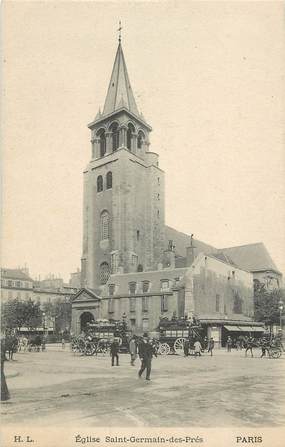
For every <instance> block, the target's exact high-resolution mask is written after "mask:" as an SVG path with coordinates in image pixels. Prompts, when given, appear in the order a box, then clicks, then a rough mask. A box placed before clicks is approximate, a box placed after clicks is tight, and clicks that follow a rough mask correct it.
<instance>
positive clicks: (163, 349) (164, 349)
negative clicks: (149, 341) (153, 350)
mask: <svg viewBox="0 0 285 447" xmlns="http://www.w3.org/2000/svg"><path fill="white" fill-rule="evenodd" d="M158 353H159V354H161V355H168V354H169V353H170V346H169V344H167V343H159V347H158Z"/></svg>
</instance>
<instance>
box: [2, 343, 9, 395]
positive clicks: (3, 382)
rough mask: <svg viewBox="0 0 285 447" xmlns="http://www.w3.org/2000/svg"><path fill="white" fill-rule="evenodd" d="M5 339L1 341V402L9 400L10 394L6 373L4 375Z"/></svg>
mask: <svg viewBox="0 0 285 447" xmlns="http://www.w3.org/2000/svg"><path fill="white" fill-rule="evenodd" d="M5 351H6V348H5V339H1V401H5V400H9V399H10V394H9V390H8V387H7V383H6V378H5V373H4V362H5V360H7V359H6V355H5Z"/></svg>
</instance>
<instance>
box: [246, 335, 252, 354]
mask: <svg viewBox="0 0 285 447" xmlns="http://www.w3.org/2000/svg"><path fill="white" fill-rule="evenodd" d="M253 344H254V338H253V337H249V339H248V340H247V345H246V348H245V357H247V352H248V351H250V353H251V357H253V352H252V348H253Z"/></svg>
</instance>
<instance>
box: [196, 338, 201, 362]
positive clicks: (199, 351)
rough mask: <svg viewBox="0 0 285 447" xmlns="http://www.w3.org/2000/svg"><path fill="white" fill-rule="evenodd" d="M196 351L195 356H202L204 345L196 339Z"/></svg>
mask: <svg viewBox="0 0 285 447" xmlns="http://www.w3.org/2000/svg"><path fill="white" fill-rule="evenodd" d="M194 351H195V358H196V357H197V355H199V357H201V351H202V345H201V343H200V342H199V340H196V341H195V343H194Z"/></svg>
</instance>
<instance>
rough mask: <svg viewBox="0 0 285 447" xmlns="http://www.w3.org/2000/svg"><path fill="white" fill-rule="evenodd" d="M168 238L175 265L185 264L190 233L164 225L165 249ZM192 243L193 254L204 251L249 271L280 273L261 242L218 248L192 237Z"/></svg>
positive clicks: (181, 265)
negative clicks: (174, 255)
mask: <svg viewBox="0 0 285 447" xmlns="http://www.w3.org/2000/svg"><path fill="white" fill-rule="evenodd" d="M168 240H173V242H174V245H175V254H176V258H175V264H176V266H177V267H183V266H186V247H187V246H189V244H190V235H188V234H186V233H182V232H181V231H177V230H175V229H174V228H171V227H169V226H167V225H166V226H165V241H166V242H165V244H166V246H165V249H166V248H167V246H168ZM193 245H194V246H195V247H196V250H195V256H197V255H198V254H199V253H205V254H207V255H212V256H214V257H216V258H218V259H220V260H221V261H223V262H227V263H229V264H231V265H234V266H235V267H239V268H241V269H243V270H247V271H250V272H260V271H266V270H273V271H275V272H277V273H279V274H281V273H280V271H279V270H278V269H277V267H276V265H275V263H274V261H273V260H272V258H271V256H270V254H269V253H268V251H267V249H266V247H265V245H264V244H263V243H262V242H257V243H255V244H247V245H239V246H236V247H226V248H220V249H218V248H215V247H213V246H212V245H209V244H206V243H205V242H202V241H199V240H198V239H195V238H194V239H193Z"/></svg>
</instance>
